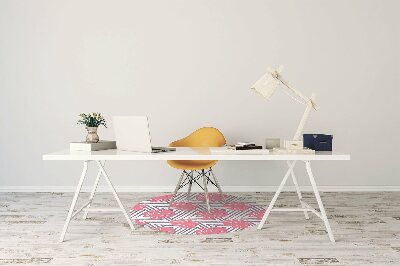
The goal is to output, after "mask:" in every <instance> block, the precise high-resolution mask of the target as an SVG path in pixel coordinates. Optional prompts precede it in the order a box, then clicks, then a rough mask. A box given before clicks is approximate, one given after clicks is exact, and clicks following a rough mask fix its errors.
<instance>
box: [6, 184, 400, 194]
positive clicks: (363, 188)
mask: <svg viewBox="0 0 400 266" xmlns="http://www.w3.org/2000/svg"><path fill="white" fill-rule="evenodd" d="M276 188H277V187H276V186H223V187H222V190H223V191H224V192H274V191H276ZM318 188H319V190H320V191H326V192H345V191H371V192H374V191H375V192H379V191H400V186H318ZM75 189H76V187H73V186H2V187H0V193H1V192H75ZM115 189H116V190H117V191H118V192H171V191H173V190H174V186H116V187H115ZM300 189H301V191H312V188H311V186H301V187H300ZM90 190H91V187H90V186H84V187H82V191H83V192H90ZM284 190H285V191H294V187H293V186H287V187H285V189H284ZM97 191H98V192H109V191H110V190H109V188H108V187H107V186H99V187H98V188H97ZM192 191H194V192H198V191H200V188H197V187H196V188H195V187H193V190H192ZM210 191H216V190H215V189H214V188H213V187H212V186H211V188H210Z"/></svg>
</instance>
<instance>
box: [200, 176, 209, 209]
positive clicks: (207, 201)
mask: <svg viewBox="0 0 400 266" xmlns="http://www.w3.org/2000/svg"><path fill="white" fill-rule="evenodd" d="M201 175H202V176H203V186H204V195H205V197H206V204H207V209H208V212H210V202H209V200H208V189H207V177H206V174H205V173H204V169H203V170H202V171H201Z"/></svg>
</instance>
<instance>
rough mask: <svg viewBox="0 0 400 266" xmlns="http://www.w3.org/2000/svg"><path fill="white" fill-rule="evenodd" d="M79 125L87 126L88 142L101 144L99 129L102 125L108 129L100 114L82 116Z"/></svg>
mask: <svg viewBox="0 0 400 266" xmlns="http://www.w3.org/2000/svg"><path fill="white" fill-rule="evenodd" d="M79 117H80V119H79V120H78V124H81V125H85V126H86V130H87V132H88V134H87V135H86V142H90V143H96V142H99V135H97V129H98V127H99V126H100V125H103V126H104V127H107V125H106V120H105V119H104V117H103V116H102V115H101V114H100V113H94V112H92V113H89V114H84V113H82V114H80V115H79Z"/></svg>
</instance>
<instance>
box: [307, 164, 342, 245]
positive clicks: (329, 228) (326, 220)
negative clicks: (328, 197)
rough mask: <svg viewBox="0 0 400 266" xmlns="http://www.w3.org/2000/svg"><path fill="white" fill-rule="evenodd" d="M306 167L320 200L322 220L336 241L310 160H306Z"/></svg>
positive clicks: (330, 235) (329, 234)
mask: <svg viewBox="0 0 400 266" xmlns="http://www.w3.org/2000/svg"><path fill="white" fill-rule="evenodd" d="M306 169H307V174H308V177H309V179H310V183H311V186H312V188H313V190H314V194H315V198H316V199H317V202H318V207H319V210H320V212H321V216H322V220H323V221H324V224H325V227H326V231H327V232H328V236H329V239H330V240H331V242H335V238H334V237H333V233H332V229H331V225H330V224H329V221H328V217H327V216H326V212H325V208H324V204H322V200H321V197H320V195H319V191H318V188H317V184H316V183H315V179H314V175H313V173H312V171H311V165H310V161H306Z"/></svg>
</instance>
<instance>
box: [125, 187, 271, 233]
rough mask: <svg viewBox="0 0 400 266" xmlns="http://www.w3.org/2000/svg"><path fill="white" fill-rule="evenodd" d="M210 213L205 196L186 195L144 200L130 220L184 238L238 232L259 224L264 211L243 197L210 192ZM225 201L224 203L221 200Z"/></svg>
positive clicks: (134, 210) (133, 211) (137, 206)
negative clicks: (183, 236) (184, 236)
mask: <svg viewBox="0 0 400 266" xmlns="http://www.w3.org/2000/svg"><path fill="white" fill-rule="evenodd" d="M208 197H209V201H210V208H211V210H210V212H208V210H207V205H206V202H205V195H204V193H191V194H190V197H189V199H187V194H186V193H179V194H177V195H176V196H175V198H174V202H173V203H172V204H171V207H169V202H170V200H171V198H172V194H170V195H162V196H157V197H154V198H151V199H149V200H145V201H142V202H140V203H138V204H136V205H135V206H133V207H132V208H131V211H130V217H131V219H132V220H133V221H135V222H136V224H139V225H142V226H144V227H146V228H150V229H153V230H157V231H161V232H166V233H170V234H182V235H205V234H223V233H229V232H237V231H241V230H244V229H248V228H250V227H252V226H255V225H257V224H258V223H259V222H260V221H261V218H262V217H263V215H264V213H265V208H263V207H261V206H260V205H257V204H256V203H254V202H250V201H248V200H246V199H245V198H242V197H237V196H232V195H226V194H224V195H223V196H221V194H219V193H209V194H208ZM222 198H223V200H222Z"/></svg>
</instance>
